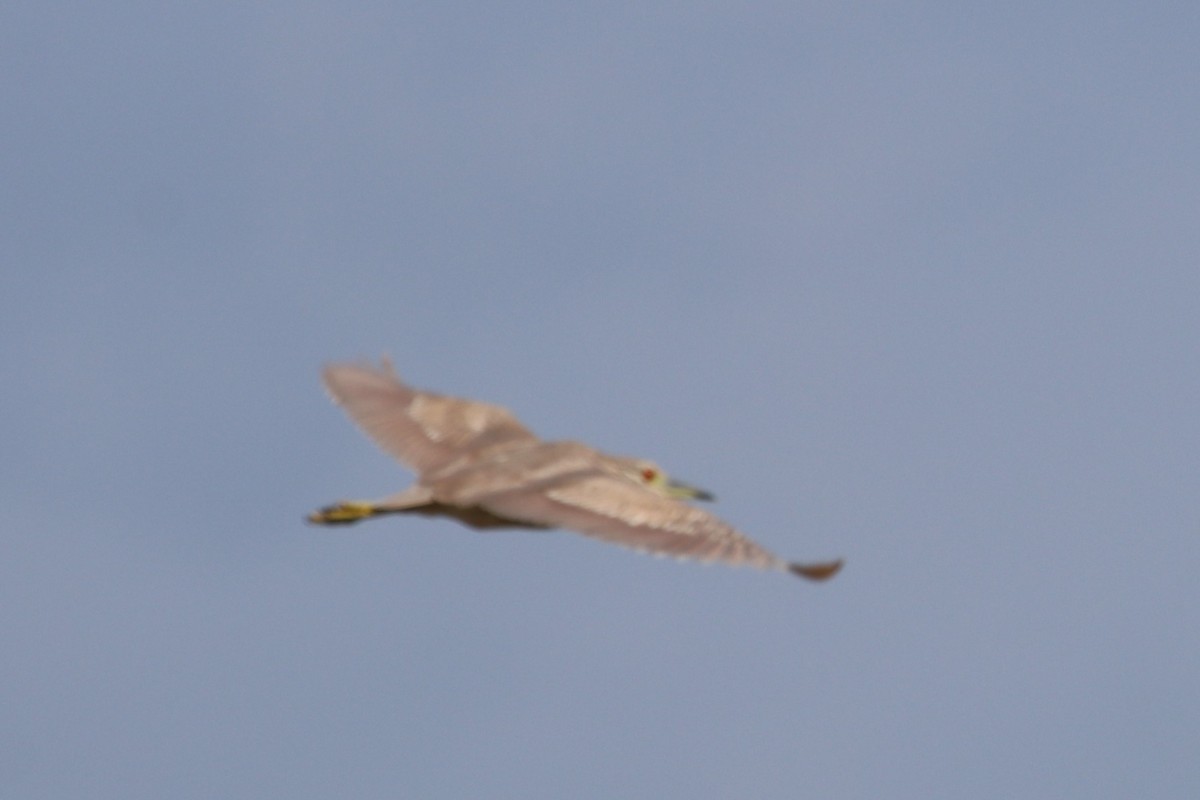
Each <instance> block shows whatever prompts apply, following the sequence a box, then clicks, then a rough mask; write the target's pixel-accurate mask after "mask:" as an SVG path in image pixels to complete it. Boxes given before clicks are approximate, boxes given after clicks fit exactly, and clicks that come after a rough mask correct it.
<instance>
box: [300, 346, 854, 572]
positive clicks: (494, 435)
mask: <svg viewBox="0 0 1200 800" xmlns="http://www.w3.org/2000/svg"><path fill="white" fill-rule="evenodd" d="M323 378H324V381H325V386H326V388H327V389H328V390H329V393H330V395H332V396H333V399H334V401H335V402H337V403H338V404H339V405H341V406H342V407H343V408H344V409H345V410H346V412H347V413H348V414H349V415H350V417H351V419H353V420H354V421H355V422H356V423H357V424H358V425H359V427H361V428H362V429H363V430H364V431H365V432H366V433H367V435H368V436H370V437H371V439H373V440H374V441H375V442H376V443H377V444H378V445H379V446H380V447H382V448H383V450H384V451H386V452H387V453H389V454H390V455H392V456H394V457H395V458H396V459H398V460H399V461H401V462H402V463H404V464H406V465H407V466H409V467H410V468H412V469H413V470H414V471H415V472H416V473H417V475H418V477H417V482H416V483H415V484H414V485H412V486H410V487H409V488H408V489H405V490H404V491H402V492H399V493H397V494H394V495H391V496H390V497H386V498H384V499H382V500H377V501H347V502H341V503H337V504H334V505H331V506H327V507H325V508H323V509H321V510H319V511H316V512H314V513H312V514H311V515H309V517H308V519H309V521H310V522H314V523H317V524H323V525H335V524H346V523H351V522H357V521H358V520H361V519H365V518H367V517H372V516H377V515H381V514H397V513H409V514H422V515H427V516H446V517H451V518H454V519H456V520H458V521H459V522H462V523H463V524H465V525H468V526H470V527H473V528H480V529H488V528H567V529H570V530H574V531H577V532H579V533H582V534H585V535H587V536H591V537H594V538H596V539H602V540H604V541H608V542H613V543H615V544H620V545H624V546H626V547H632V548H634V549H636V550H641V551H643V552H647V553H653V554H656V555H669V556H677V557H681V558H693V559H697V560H700V561H712V562H721V563H725V564H731V565H747V566H753V567H759V568H763V569H785V570H789V571H791V572H793V573H795V574H796V575H800V576H802V577H806V578H810V579H813V580H824V579H826V578H829V577H832V576H833V575H834V574H835V573H836V572H837V571H838V570H839V569H840V568H841V565H842V562H841V561H840V560H839V561H831V562H825V563H818V564H798V563H788V562H786V561H784V560H782V559H780V558H778V557H777V556H775V555H773V554H772V553H770V552H768V551H767V550H765V549H764V548H762V547H761V546H759V545H758V544H756V543H755V542H753V541H752V540H750V539H749V538H747V537H746V536H743V535H742V534H741V533H739V532H738V531H736V530H735V529H733V528H732V527H730V526H729V525H727V524H726V523H725V522H722V521H721V520H720V519H718V518H717V517H715V516H714V515H712V514H710V513H708V512H707V511H704V510H702V509H699V508H696V507H694V506H690V505H688V504H687V503H685V502H683V500H685V499H711V495H709V494H708V493H707V492H703V491H701V490H699V489H695V488H692V487H690V486H687V485H685V484H682V483H678V482H676V481H671V480H669V479H667V477H666V475H665V473H663V471H662V470H661V469H659V468H658V466H656V465H655V464H653V463H652V462H649V461H644V460H641V459H634V458H622V457H619V456H610V455H607V454H604V453H601V452H599V451H597V450H593V449H592V448H590V447H587V446H586V445H583V444H579V443H578V442H544V441H542V440H541V439H539V438H538V437H537V436H535V435H534V434H533V433H532V432H531V431H530V430H529V429H527V428H526V427H525V426H523V425H522V424H521V423H520V422H518V421H517V419H516V417H514V416H513V415H512V414H511V413H509V412H508V411H507V410H506V409H503V408H500V407H499V406H493V405H489V404H487V403H477V402H474V401H470V400H462V399H459V398H456V397H447V396H445V395H439V394H433V393H431V392H423V391H418V390H416V389H413V388H412V387H410V386H407V385H405V384H404V383H403V382H401V381H400V379H399V378H398V377H397V376H396V374H395V372H394V371H393V370H392V369H391V365H390V364H389V363H387V362H385V363H384V366H383V368H376V367H372V366H364V365H358V364H335V365H332V366H329V367H327V368H326V369H325V371H324V373H323Z"/></svg>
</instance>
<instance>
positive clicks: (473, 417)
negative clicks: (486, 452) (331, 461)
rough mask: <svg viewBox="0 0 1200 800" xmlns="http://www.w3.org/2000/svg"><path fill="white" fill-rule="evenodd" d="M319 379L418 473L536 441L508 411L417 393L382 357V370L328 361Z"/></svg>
mask: <svg viewBox="0 0 1200 800" xmlns="http://www.w3.org/2000/svg"><path fill="white" fill-rule="evenodd" d="M322 377H323V379H324V381H325V387H326V388H327V389H328V390H329V394H330V395H331V396H332V397H333V399H334V402H336V403H337V404H338V405H340V406H341V407H342V408H344V409H345V410H346V413H347V414H349V415H350V418H351V419H353V420H354V422H355V423H357V425H358V426H359V427H360V428H362V429H363V431H364V432H366V434H367V435H368V436H370V437H371V439H372V440H374V441H375V443H376V444H378V445H379V446H380V447H381V448H383V450H384V451H385V452H387V453H388V454H390V455H392V456H394V457H395V458H397V459H399V460H400V461H402V462H403V463H404V464H406V465H408V466H409V467H410V468H412V469H413V470H415V471H416V472H418V473H422V472H426V471H428V470H432V469H437V468H438V467H441V466H444V465H446V464H449V463H450V462H452V461H454V460H455V459H456V458H459V457H461V456H462V455H464V454H466V453H468V452H470V451H472V450H476V449H478V448H481V447H488V446H491V445H496V444H502V443H507V442H533V441H537V437H536V436H534V435H533V433H532V432H530V431H529V430H528V429H527V428H526V427H525V426H524V425H522V424H521V423H520V422H518V421H517V418H516V417H514V416H513V415H512V414H511V413H509V412H508V410H507V409H504V408H501V407H500V406H493V405H489V404H487V403H476V402H473V401H471V400H462V399H459V398H457V397H447V396H445V395H440V394H433V393H432V392H422V391H419V390H417V389H414V388H412V387H411V386H408V385H406V384H405V383H403V382H402V381H401V380H400V379H399V378H398V377H397V376H396V373H395V372H393V371H392V369H391V364H389V363H387V362H386V361H385V362H384V365H383V367H381V368H380V367H373V366H367V365H362V364H331V365H330V366H328V367H326V368H325V370H324V372H323V373H322Z"/></svg>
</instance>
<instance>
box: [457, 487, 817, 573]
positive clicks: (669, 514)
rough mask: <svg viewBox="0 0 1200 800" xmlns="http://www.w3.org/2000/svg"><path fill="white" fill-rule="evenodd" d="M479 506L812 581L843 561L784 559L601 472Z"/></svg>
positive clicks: (702, 514) (713, 520)
mask: <svg viewBox="0 0 1200 800" xmlns="http://www.w3.org/2000/svg"><path fill="white" fill-rule="evenodd" d="M479 505H480V506H481V507H483V508H485V509H487V510H488V511H490V512H491V513H493V514H496V515H498V516H501V517H505V518H508V519H515V520H520V521H522V522H528V523H533V524H537V525H545V526H547V527H555V528H568V529H570V530H573V531H578V532H579V533H582V534H585V535H587V536H592V537H594V538H597V539H603V540H604V541H606V542H612V543H614V544H619V545H623V546H625V547H631V548H633V549H635V550H641V551H643V552H646V553H653V554H655V555H667V556H675V557H678V558H693V559H697V560H699V561H710V562H721V563H724V564H730V565H734V566H741V565H744V566H752V567H759V568H761V569H790V570H791V571H792V572H794V573H795V574H797V575H801V576H803V577H807V578H811V579H814V580H823V579H824V578H828V577H831V576H832V575H833V574H834V573H835V572H837V569H838V567H840V566H841V564H840V562H832V563H830V564H814V565H805V564H796V565H792V564H788V563H787V562H786V561H784V560H782V559H780V558H779V557H778V556H776V555H774V554H773V553H771V552H770V551H768V550H766V549H765V548H763V547H761V546H760V545H758V544H757V543H755V542H754V541H753V540H751V539H749V538H747V537H746V536H744V535H742V534H741V533H739V532H738V531H737V530H735V529H734V528H733V527H731V526H730V525H728V524H727V523H725V522H723V521H721V520H720V519H718V518H717V517H715V516H713V515H712V514H710V513H708V512H707V511H704V510H703V509H699V508H695V507H693V506H689V505H687V504H685V503H681V502H679V501H678V500H674V499H672V498H669V497H665V496H663V495H661V494H658V493H657V492H654V491H653V490H650V489H646V488H644V487H642V486H638V485H637V484H635V483H632V482H630V481H626V480H623V479H621V478H620V477H619V476H616V475H612V474H610V473H607V472H604V471H602V470H591V471H587V472H581V473H575V474H573V475H567V476H563V477H562V478H561V479H560V480H559V481H558V482H553V483H549V484H546V483H543V484H540V485H537V486H533V487H529V488H522V489H516V490H512V491H508V492H503V493H500V494H497V495H493V496H490V497H487V498H484V499H481V501H480V502H479Z"/></svg>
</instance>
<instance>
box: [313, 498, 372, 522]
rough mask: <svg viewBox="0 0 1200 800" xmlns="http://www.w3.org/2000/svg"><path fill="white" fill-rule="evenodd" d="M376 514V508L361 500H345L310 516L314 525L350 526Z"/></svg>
mask: <svg viewBox="0 0 1200 800" xmlns="http://www.w3.org/2000/svg"><path fill="white" fill-rule="evenodd" d="M375 513H376V509H375V506H373V505H371V504H370V503H366V502H363V501H361V500H345V501H343V502H341V503H334V504H333V505H331V506H325V507H324V508H322V509H319V510H317V511H314V512H312V513H311V514H309V515H308V521H309V522H311V523H313V524H314V525H350V524H351V523H354V522H358V521H359V520H360V519H366V518H367V517H370V516H373V515H374V514H375Z"/></svg>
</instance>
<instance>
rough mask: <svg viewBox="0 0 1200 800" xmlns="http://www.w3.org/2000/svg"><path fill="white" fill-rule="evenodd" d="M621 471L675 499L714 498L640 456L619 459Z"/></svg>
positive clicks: (709, 493) (710, 493)
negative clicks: (671, 475) (674, 477)
mask: <svg viewBox="0 0 1200 800" xmlns="http://www.w3.org/2000/svg"><path fill="white" fill-rule="evenodd" d="M621 462H622V463H621V472H622V474H624V475H626V476H627V477H629V478H630V479H632V480H635V481H637V482H638V483H641V484H642V485H644V486H646V487H647V488H649V489H653V490H654V491H656V492H658V493H659V494H661V495H663V496H664V497H670V498H672V499H675V500H715V499H716V498H715V497H714V496H713V494H712V492H707V491H705V490H704V489H699V488H697V487H695V486H691V485H689V484H686V483H683V482H682V481H677V480H675V479H673V478H671V477H670V476H669V475H667V473H666V472H664V471H663V469H662V467H660V466H658V464H655V463H654V462H653V461H646V460H645V459H641V458H628V459H621Z"/></svg>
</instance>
